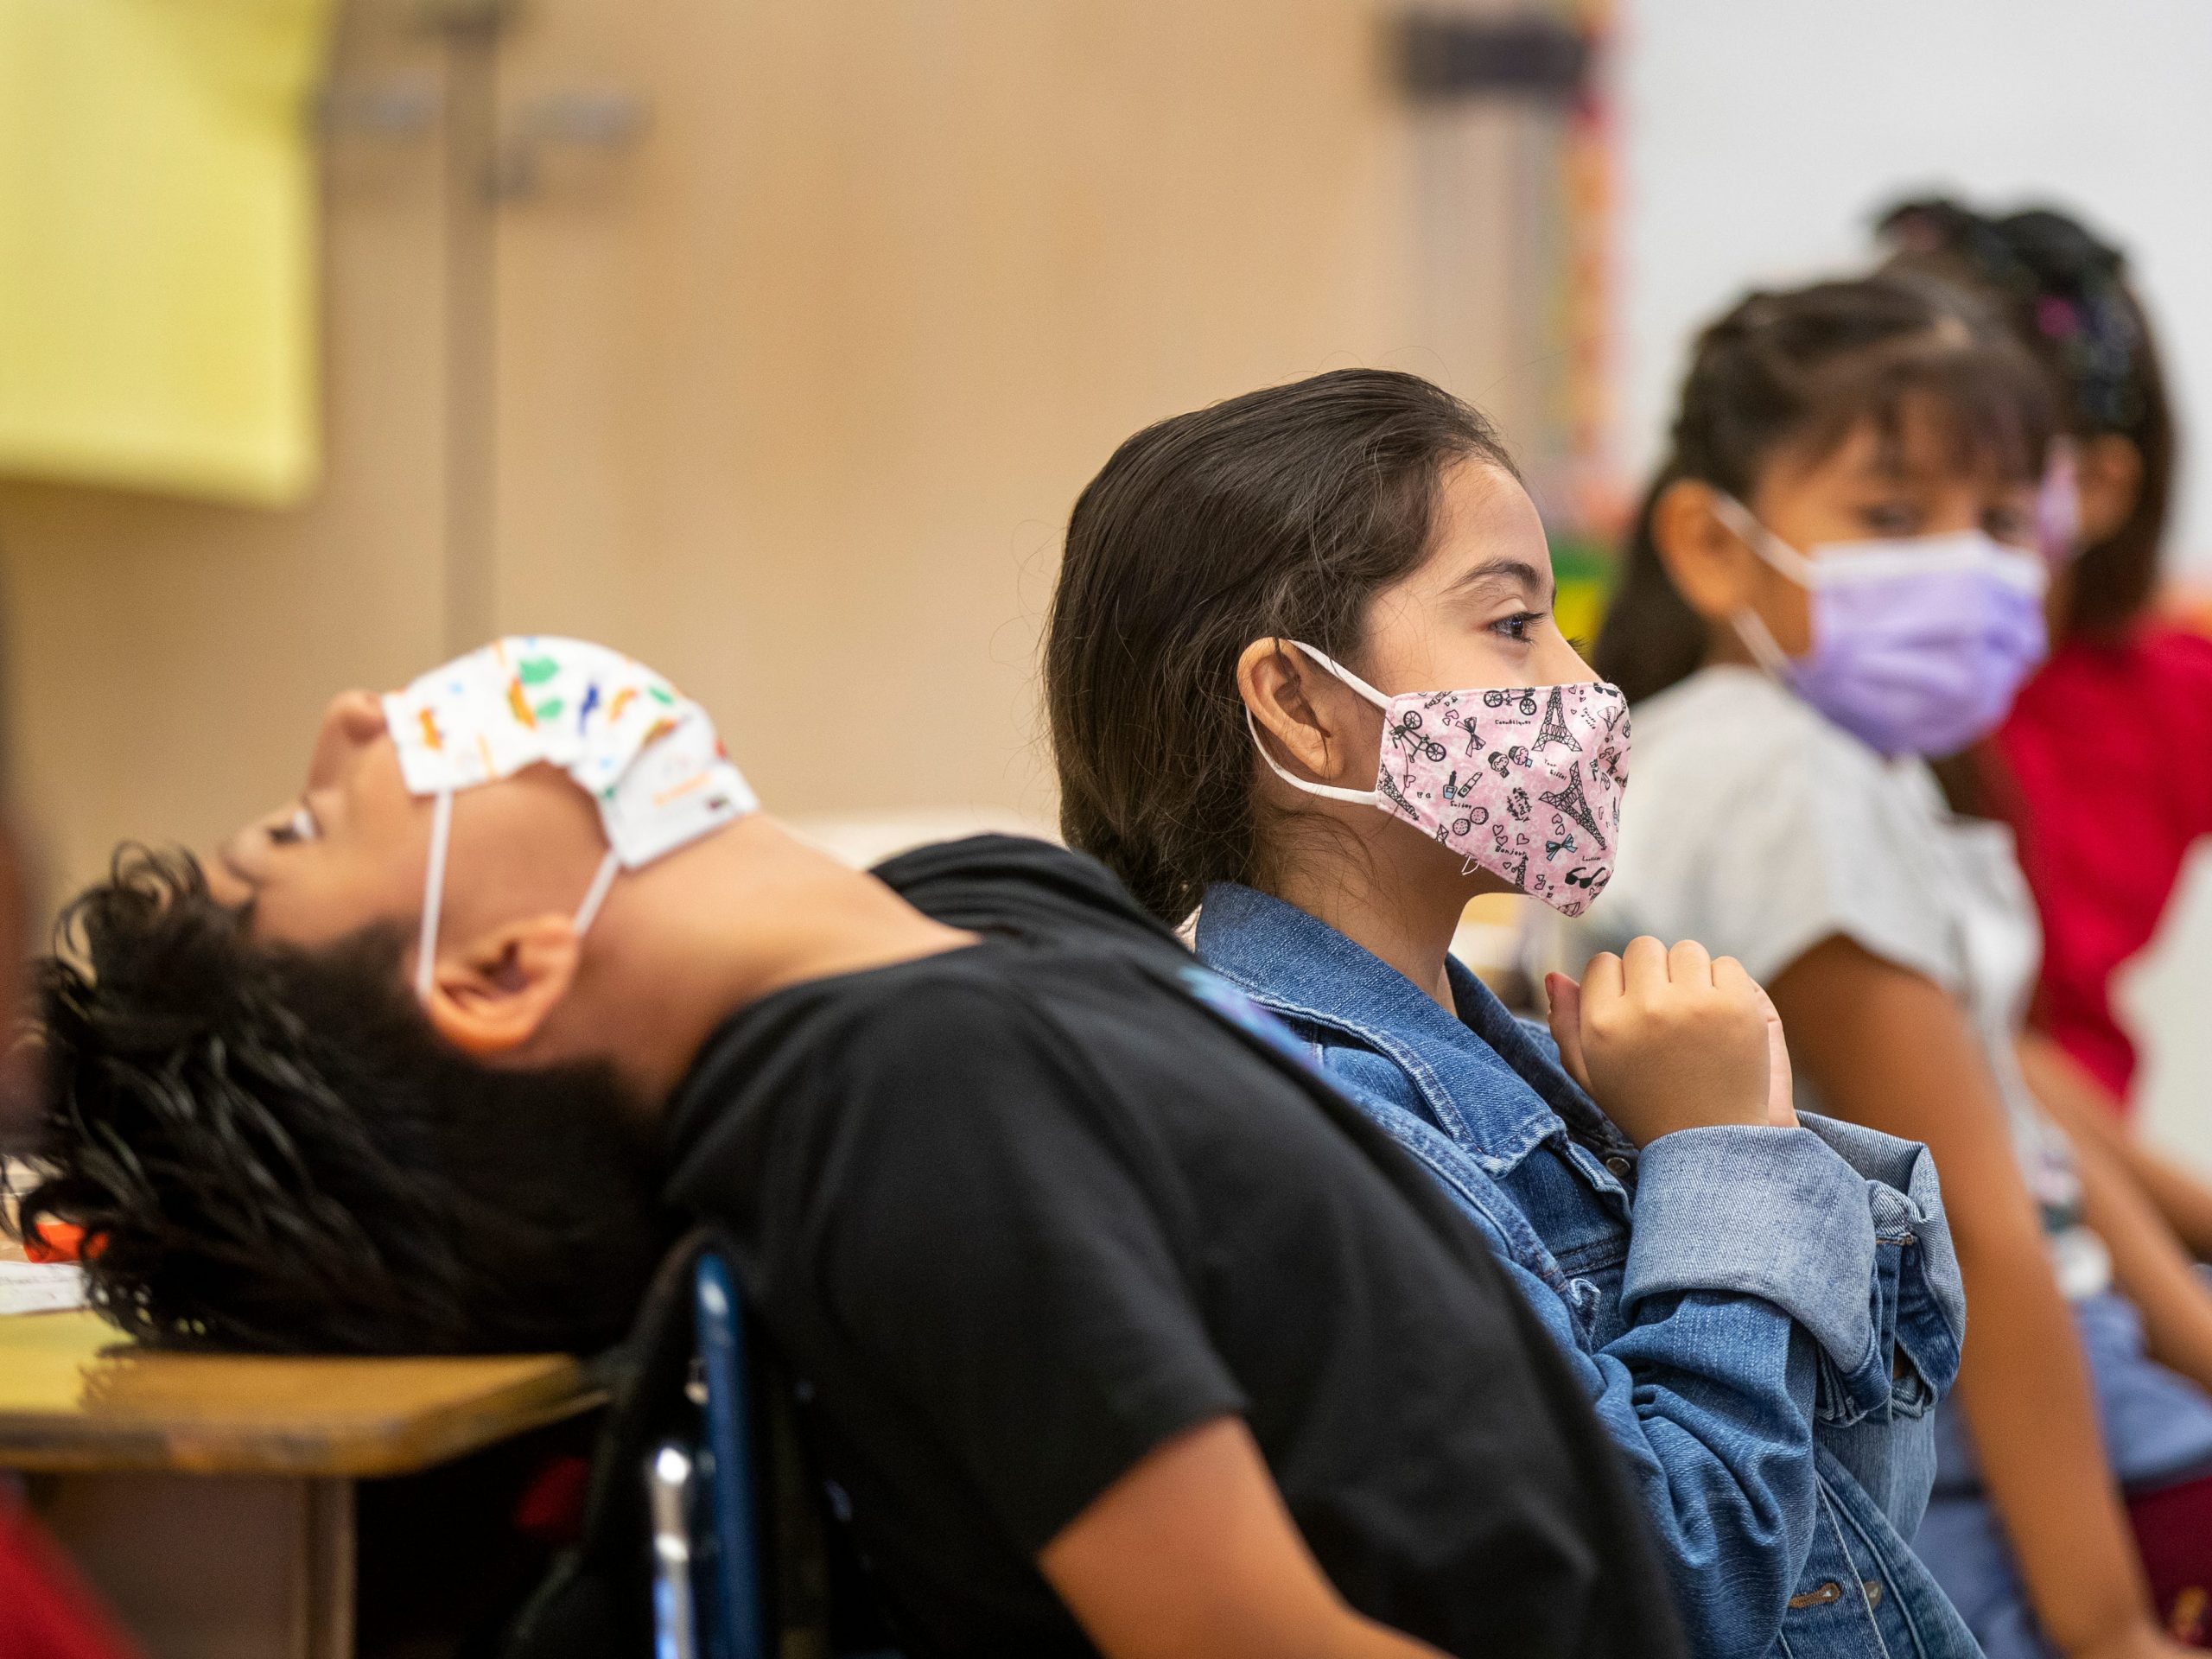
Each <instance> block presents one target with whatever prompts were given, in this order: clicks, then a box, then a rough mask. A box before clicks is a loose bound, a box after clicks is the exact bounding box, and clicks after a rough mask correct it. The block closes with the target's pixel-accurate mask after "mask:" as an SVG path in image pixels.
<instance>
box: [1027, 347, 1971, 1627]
mask: <svg viewBox="0 0 2212 1659" xmlns="http://www.w3.org/2000/svg"><path fill="white" fill-rule="evenodd" d="M1551 598H1552V570H1551V557H1550V554H1549V551H1548V549H1547V547H1546V545H1545V541H1544V534H1543V527H1542V524H1541V522H1540V521H1539V519H1538V518H1537V515H1536V510H1535V505H1533V503H1531V501H1530V500H1529V495H1528V493H1527V492H1526V491H1525V490H1523V489H1522V486H1521V483H1520V481H1519V479H1518V477H1517V476H1516V474H1515V472H1514V470H1513V465H1512V461H1511V460H1510V457H1509V456H1508V454H1506V452H1505V450H1504V448H1503V446H1502V445H1501V444H1500V443H1499V442H1498V440H1497V435H1495V434H1494V433H1493V432H1492V431H1491V428H1490V426H1489V424H1488V423H1486V422H1485V421H1484V419H1483V418H1482V416H1480V415H1478V414H1477V413H1476V412H1475V411H1474V410H1471V409H1469V408H1468V407H1466V405H1465V404H1461V403H1459V401H1458V400H1457V399H1455V398H1453V397H1450V396H1448V395H1447V394H1446V393H1445V392H1443V391H1440V390H1439V389H1438V388H1437V387H1435V386H1433V385H1428V384H1427V382H1425V381H1422V380H1419V379H1416V378H1414V377H1412V376H1410V375H1404V374H1392V373H1385V372H1370V371H1357V370H1348V371H1343V372H1338V373H1333V374H1325V375H1320V376H1317V377H1315V378H1312V379H1309V380H1305V381H1300V382H1298V383H1297V384H1295V385H1285V386H1275V387H1271V388H1268V389H1267V390H1265V391H1256V392H1252V393H1249V394H1248V395H1246V396H1244V397H1235V398H1231V399H1230V400H1229V401H1227V402H1225V403H1223V404H1216V405H1214V406H1213V407H1212V408H1210V409H1204V410H1196V411H1194V412H1192V413H1190V414H1187V415H1182V416H1175V417H1174V418H1173V419H1170V420H1166V421H1162V422H1160V423H1158V424H1157V425H1155V426H1153V427H1151V428H1148V429H1146V430H1145V431H1142V432H1140V433H1138V434H1137V435H1135V437H1133V438H1131V439H1129V440H1128V442H1126V443H1124V444H1123V445H1122V447H1121V448H1120V449H1119V450H1118V451H1117V452H1116V454H1114V456H1113V458H1112V459H1111V460H1110V461H1108V462H1107V464H1106V466H1105V467H1104V469H1103V471H1102V472H1101V473H1100V474H1098V476H1097V477H1096V479H1095V480H1092V482H1091V484H1090V486H1089V487H1088V488H1087V489H1085V490H1084V493H1083V496H1082V498H1081V499H1079V500H1078V502H1077V505H1076V508H1075V512H1074V515H1073V517H1072V518H1071V520H1070V522H1069V526H1068V539H1067V553H1066V558H1065V562H1064V563H1063V565H1062V568H1061V574H1060V579H1059V586H1058V593H1057V594H1056V595H1055V598H1054V601H1053V607H1052V624H1051V627H1050V631H1049V641H1048V644H1047V646H1046V699H1047V702H1048V705H1049V708H1050V710H1051V715H1052V736H1053V745H1054V750H1055V758H1056V760H1057V761H1058V767H1059V774H1060V783H1061V800H1062V806H1063V810H1062V823H1063V826H1064V827H1065V829H1066V831H1067V833H1068V837H1069V839H1070V840H1071V842H1074V843H1075V844H1076V845H1077V846H1078V847H1081V848H1083V849H1085V850H1088V851H1090V852H1093V853H1095V854H1096V855H1098V856H1099V857H1100V858H1101V859H1103V860H1104V861H1105V862H1106V863H1107V864H1109V866H1111V867H1112V868H1114V869H1115V870H1116V873H1117V874H1120V875H1122V878H1123V879H1124V880H1126V881H1127V882H1128V885H1129V886H1130V887H1131V888H1132V890H1133V891H1134V892H1135V894H1136V896H1137V897H1138V898H1139V899H1141V901H1142V902H1143V903H1144V904H1145V905H1146V906H1147V907H1149V908H1150V909H1151V910H1152V911H1153V912H1154V915H1156V916H1158V917H1159V918H1161V919H1162V920H1164V921H1166V922H1170V923H1178V922H1181V921H1183V920H1185V918H1187V917H1188V916H1189V914H1190V912H1192V909H1193V908H1197V909H1198V933H1197V938H1198V950H1199V953H1200V955H1201V956H1202V957H1205V961H1206V963H1207V964H1208V966H1210V967H1211V968H1212V969H1214V970H1215V971H1216V972H1217V973H1218V974H1220V975H1222V976H1225V977H1226V978H1228V979H1230V980H1231V981H1234V982H1236V984H1237V985H1238V986H1239V987H1241V988H1243V990H1244V991H1245V992H1246V993H1248V994H1249V995H1250V996H1251V997H1252V998H1253V1000H1255V1001H1258V1002H1259V1003H1261V1004H1262V1005H1263V1006H1264V1007H1267V1008H1268V1009H1270V1010H1271V1011H1272V1012H1274V1014H1276V1015H1277V1016H1279V1017H1280V1018H1281V1019H1282V1020H1285V1021H1287V1023H1288V1024H1289V1025H1290V1027H1292V1028H1293V1030H1294V1032H1295V1033H1297V1034H1298V1036H1299V1037H1300V1039H1302V1041H1303V1043H1304V1045H1305V1046H1306V1048H1307V1050H1308V1051H1309V1052H1310V1053H1311V1055H1312V1057H1313V1059H1314V1060H1315V1061H1316V1063H1318V1064H1319V1065H1320V1066H1321V1068H1322V1069H1323V1070H1324V1071H1325V1072H1326V1073H1327V1075H1328V1076H1329V1077H1332V1079H1334V1080H1335V1081H1336V1082H1337V1083H1338V1084H1340V1085H1341V1086H1343V1087H1344V1089H1345V1090H1346V1091H1347V1092H1349V1093H1350V1094H1351V1096H1353V1097H1354V1099H1355V1100H1356V1102H1357V1103H1358V1104H1359V1105H1360V1107H1361V1109H1363V1111H1365V1112H1366V1113H1367V1114H1368V1115H1369V1116H1370V1118H1371V1119H1372V1120H1373V1121H1374V1122H1376V1123H1378V1124H1380V1125H1381V1126H1382V1127H1383V1128H1385V1129H1386V1130H1388V1131H1389V1133H1390V1135H1393V1136H1394V1137H1395V1139H1396V1140H1397V1141H1398V1142H1399V1143H1400V1144H1401V1145H1402V1146H1403V1147H1405V1148H1407V1150H1408V1151H1409V1152H1410V1153H1412V1154H1413V1155H1414V1157H1415V1158H1416V1159H1417V1160H1419V1161H1420V1163H1421V1165H1423V1166H1425V1167H1426V1168H1427V1171H1428V1172H1429V1173H1430V1174H1431V1175H1432V1176H1433V1177H1434V1178H1435V1179H1436V1180H1437V1181H1438V1182H1439V1183H1440V1184H1441V1185H1442V1187H1443V1189H1444V1191H1445V1192H1446V1194H1447V1195H1448V1196H1449V1197H1450V1198H1451V1199H1452V1201H1453V1202H1454V1203H1456V1204H1457V1205H1459V1206H1460V1208H1461V1209H1462V1211H1464V1212H1465V1214H1466V1215H1467V1216H1468V1217H1470V1218H1471V1219H1472V1220H1473V1221H1474V1222H1475V1224H1477V1226H1478V1227H1479V1228H1480V1229H1481V1230H1482V1232H1483V1234H1484V1237H1485V1239H1486V1240H1487V1242H1488V1243H1489V1244H1490V1247H1491V1250H1492V1251H1493V1252H1494V1253H1495V1254H1496V1255H1497V1257H1498V1259H1499V1260H1500V1261H1501V1262H1503V1263H1504V1264H1505V1266H1506V1268H1507V1270H1508V1272H1509V1273H1510V1275H1511V1277H1512V1278H1513V1281H1514V1282H1515V1283H1516V1286H1518V1287H1519V1288H1520V1290H1521V1291H1522V1294H1523V1295H1524V1296H1525V1297H1526V1298H1527V1300H1528V1302H1529V1306H1531V1307H1533V1308H1534V1309H1535V1312H1536V1313H1537V1315H1538V1317H1539V1318H1540V1319H1541V1320H1542V1322H1543V1323H1544V1325H1546V1327H1547V1328H1548V1330H1549V1331H1550V1332H1551V1333H1552V1335H1553V1338H1554V1340H1555V1341H1556V1343H1557V1344H1558V1346H1559V1348H1560V1351H1561V1353H1562V1354H1563V1355H1564V1356H1565V1357H1566V1358H1567V1362H1568V1363H1569V1364H1570V1365H1571V1366H1572V1367H1573V1370H1574V1373H1575V1375H1576V1376H1578V1377H1579V1378H1580V1380H1581V1382H1582V1384H1583V1386H1584V1388H1585V1389H1586V1390H1587V1391H1588V1394H1589V1397H1590V1399H1591V1401H1592V1403H1593V1404H1594V1405H1595V1406H1596V1408H1597V1410H1598V1414H1599V1417H1600V1418H1601V1419H1602V1421H1604V1423H1605V1428H1606V1431H1607V1433H1608V1434H1609V1435H1610V1436H1611V1440H1612V1441H1613V1443H1614V1444H1615V1445H1616V1446H1618V1447H1619V1448H1620V1449H1621V1451H1622V1452H1624V1454H1625V1456H1626V1458H1627V1459H1628V1463H1629V1466H1630V1469H1631V1470H1632V1471H1634V1473H1635V1476H1636V1479H1637V1484H1638V1489H1639V1492H1640V1495H1641V1497H1642V1498H1643V1505H1644V1512H1645V1514H1646V1516H1648V1517H1649V1519H1650V1521H1651V1522H1652V1523H1653V1525H1654V1527H1655V1528H1656V1532H1657V1535H1658V1536H1659V1538H1660V1540H1661V1541H1662V1548H1663V1550H1664V1552H1665V1554H1666V1558H1667V1563H1668V1566H1669V1568H1670V1569H1671V1572H1672V1575H1673V1580H1674V1586H1675V1597H1676V1601H1677V1604H1678V1605H1679V1606H1680V1607H1681V1611H1682V1614H1683V1616H1684V1618H1685V1619H1686V1621H1687V1622H1688V1624H1689V1626H1690V1632H1691V1641H1692V1645H1693V1647H1694V1649H1695V1651H1696V1652H1697V1653H1699V1654H1700V1656H1705V1659H1720V1656H1738V1659H1758V1656H1765V1655H1781V1654H1785V1653H1786V1654H1789V1655H1793V1656H1796V1659H1812V1656H1816V1655H1817V1656H1822V1659H1827V1656H1834V1659H1846V1656H1849V1659H1860V1656H1865V1655H1867V1654H1872V1653H1888V1654H1892V1655H1899V1656H1902V1655H1906V1654H1910V1655H1914V1656H1917V1659H1936V1656H1948V1655H1958V1656H1967V1655H1971V1654H1973V1653H1974V1643H1973V1639H1972V1637H1971V1636H1970V1635H1969V1634H1968V1633H1967V1630H1966V1629H1965V1627H1964V1625H1963V1624H1962V1623H1961V1621H1960V1619H1959V1618H1958V1615H1957V1613H1956V1612H1955V1611H1954V1610H1953V1609H1952V1608H1951V1606H1950V1605H1949V1604H1948V1602H1947V1601H1946V1600H1945V1599H1944V1598H1943V1596H1942V1592H1941V1591H1940V1590H1939V1589H1938V1588H1937V1587H1936V1585H1935V1583H1934V1580H1932V1579H1931V1578H1930V1577H1929V1574H1928V1573H1927V1571H1926V1569H1925V1568H1924V1567H1923V1566H1922V1565H1921V1564H1920V1562H1919V1561H1918V1560H1916V1558H1915V1557H1914V1555H1913V1553H1912V1550H1911V1548H1910V1544H1909V1543H1908V1542H1907V1539H1908V1538H1909V1537H1910V1535H1911V1533H1912V1532H1913V1530H1914V1529H1915V1528H1916V1525H1917V1524H1918V1521H1919V1517H1920V1513H1921V1510H1922V1508H1923V1504H1924V1503H1925V1501H1926V1497H1927V1493H1928V1490H1929V1486H1928V1482H1929V1473H1930V1469H1931V1465H1932V1446H1931V1444H1930V1440H1929V1423H1928V1420H1927V1409H1928V1406H1929V1402H1930V1400H1931V1398H1932V1396H1933V1395H1935V1394H1936V1393H1939V1392H1941V1390H1942V1389H1944V1388H1945V1387H1946V1386H1948V1383H1949V1381H1950V1379H1951V1376H1952V1375H1953V1373H1954V1371H1955V1368H1956V1362H1957V1356H1958V1348H1957V1339H1958V1336H1959V1333H1960V1325H1961V1304H1960V1300H1959V1298H1958V1282H1957V1269H1956V1264H1955V1262H1954V1260H1953V1259H1952V1256H1951V1254H1950V1249H1949V1245H1948V1231H1947V1230H1946V1228H1945V1225H1944V1222H1943V1217H1942V1208H1941V1205H1940V1202H1939V1200H1938V1198H1937V1196H1936V1192H1935V1181H1934V1179H1933V1177H1932V1173H1930V1170H1929V1161H1928V1160H1927V1158H1926V1156H1925V1154H1924V1153H1923V1149H1922V1148H1920V1147H1915V1146H1911V1145H1909V1144H1907V1143H1905V1142H1903V1141H1897V1140H1893V1139H1891V1138H1890V1137H1888V1136H1885V1135H1878V1134H1871V1133H1869V1132H1867V1131H1866V1130H1863V1129H1859V1128H1853V1127H1852V1126H1848V1125H1841V1124H1834V1123H1829V1122H1823V1121H1821V1120H1820V1119H1817V1118H1815V1117H1812V1116H1805V1117H1803V1118H1802V1119H1801V1118H1800V1117H1799V1116H1796V1114H1794V1113H1793V1111H1792V1110H1791V1108H1790V1105H1789V1070H1788V1060H1787V1055H1786V1052H1783V1048H1782V1046H1781V1045H1780V1043H1779V1040H1778V1037H1777V1028H1776V1027H1774V1025H1773V1024H1772V1023H1771V1021H1770V1008H1769V1007H1767V1005H1766V1002H1765V999H1764V996H1763V995H1762V994H1761V993H1760V991H1759V989H1758V986H1757V985H1756V984H1754V983H1753V982H1751V979H1750V977H1749V976H1746V975H1745V972H1744V970H1743V969H1742V968H1741V967H1740V966H1739V965H1738V964H1737V963H1733V962H1731V961H1728V960H1727V959H1726V958H1725V957H1723V958H1719V959H1715V958H1714V957H1711V956H1709V955H1708V954H1707V952H1706V951H1705V950H1703V949H1702V948H1700V946H1699V945H1697V944H1694V943H1691V942H1689V941H1688V940H1682V941H1681V942H1678V943H1675V944H1673V945H1671V947H1670V946H1669V945H1667V944H1662V943H1661V942H1660V941H1658V940H1657V939H1654V938H1644V939H1639V940H1637V941H1635V942H1634V943H1632V944H1630V945H1629V946H1628V947H1627V948H1626V949H1625V950H1624V951H1623V952H1622V953H1621V954H1620V955H1619V956H1618V957H1613V956H1608V957H1600V958H1599V960H1598V961H1596V962H1593V963H1592V964H1591V966H1590V969H1589V970H1588V972H1587V973H1586V976H1584V979H1583V980H1582V982H1581V983H1580V986H1577V985H1576V984H1575V983H1574V982H1571V981H1567V980H1564V979H1559V980H1556V981H1555V982H1554V1005H1553V1010H1552V1030H1551V1031H1550V1032H1546V1031H1545V1030H1544V1029H1543V1028H1542V1027H1536V1026H1528V1025H1523V1024H1522V1023H1520V1022H1518V1021H1516V1020H1515V1019H1514V1018H1513V1017H1512V1016H1511V1015H1510V1014H1508V1013H1507V1011H1506V1010H1505V1009H1504V1008H1503V1007H1502V1006H1500V1004H1499V1002H1498V1001H1497V998H1496V997H1494V996H1492V995H1491V994H1490V993H1489V992H1488V991H1487V990H1486V989H1484V987H1483V986H1482V984H1481V983H1480V982H1478V981H1477V980H1476V979H1475V978H1474V977H1473V976H1471V975H1470V974H1468V973H1467V972H1466V970H1465V969H1464V968H1463V967H1461V966H1460V965H1459V963H1456V962H1454V961H1452V959H1451V957H1450V956H1449V954H1448V948H1449V944H1450V941H1451V938H1452V930H1453V927H1454V925H1456V924H1457V922H1458V920H1459V916H1460V914H1461V912H1463V911H1464V910H1465V906H1466V904H1467V901H1468V899H1470V898H1471V896H1472V895H1474V894H1476V893H1486V892H1488V893H1496V892H1503V891H1508V890H1519V891H1522V892H1526V893H1532V894H1534V895H1535V896H1536V897H1538V898H1541V899H1544V900H1545V901H1547V902H1548V903H1550V904H1553V905H1555V906H1558V907H1559V908H1560V909H1561V910H1562V911H1565V912H1576V911H1580V910H1582V909H1584V908H1585V907H1586V906H1588V905H1589V904H1590V902H1591V901H1592V897H1593V895H1595V894H1598V893H1600V892H1601V891H1602V890H1603V888H1604V887H1605V880H1606V874H1607V869H1608V867H1609V865H1610V863H1611V857H1612V847H1613V844H1614V842H1615V840H1616V837H1617V835H1618V828H1619V824H1620V822H1621V820H1620V817H1619V809H1620V803H1621V801H1622V798H1623V793H1622V791H1623V790H1624V787H1627V788H1628V794H1627V798H1628V799H1629V800H1630V801H1631V802H1632V801H1633V800H1634V798H1635V792H1634V789H1633V787H1632V785H1631V778H1632V773H1633V771H1634V767H1633V765H1632V763H1631V760H1630V734H1629V730H1628V721H1627V718H1626V710H1625V709H1624V704H1623V700H1622V698H1621V696H1620V695H1619V693H1618V691H1617V690H1615V689H1614V688H1613V687H1611V686H1609V685H1604V684H1600V683H1597V680H1598V677H1597V676H1596V675H1594V674H1592V672H1591V671H1590V670H1589V668H1588V667H1587V665H1586V664H1584V663H1583V661H1582V659H1581V658H1580V656H1579V655H1577V653H1576V652H1575V650H1574V648H1573V645H1571V644H1570V643H1569V642H1568V641H1567V639H1566V638H1565V637H1564V636H1562V635H1561V633H1560V630H1559V627H1558V625H1557V623H1556V622H1555V621H1554V619H1553V616H1552V614H1551ZM1630 810H1631V811H1632V810H1634V809H1633V807H1631V808H1630ZM1201 900H1203V905H1202V906H1201ZM1257 1192H1258V1188H1257V1185H1256V1184H1255V1196H1256V1194H1257ZM1908 1236H1910V1237H1911V1238H1913V1239H1915V1240H1916V1245H1915V1247H1914V1248H1913V1249H1911V1250H1910V1251H1907V1250H1906V1249H1905V1248H1904V1239H1905V1238H1907V1237H1908Z"/></svg>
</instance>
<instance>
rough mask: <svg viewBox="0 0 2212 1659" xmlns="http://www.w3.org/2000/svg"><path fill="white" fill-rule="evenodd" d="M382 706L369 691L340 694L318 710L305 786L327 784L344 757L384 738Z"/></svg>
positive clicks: (342, 764)
mask: <svg viewBox="0 0 2212 1659" xmlns="http://www.w3.org/2000/svg"><path fill="white" fill-rule="evenodd" d="M384 730H385V724H384V703H383V702H382V700H381V699H379V698H378V696H377V695H376V693H375V692H373V691H341V692H340V693H339V694H338V695H337V696H334V697H333V698H332V699H331V700H330V702H329V704H328V705H327V707H326V708H325V709H323V711H322V727H321V730H320V731H318V732H317V733H316V734H315V754H314V756H313V758H312V759H311V760H309V762H308V787H309V788H310V789H312V788H315V787H317V786H318V785H322V784H326V783H328V782H329V781H330V780H331V779H333V778H334V777H335V776H336V775H337V774H338V772H339V771H340V769H341V768H342V767H343V766H344V765H345V763H346V760H347V758H348V757H350V756H351V755H353V753H356V752H358V751H359V750H361V749H364V748H366V747H368V746H369V745H370V744H372V743H373V742H375V741H377V739H378V738H379V737H382V736H383V735H384Z"/></svg>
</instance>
